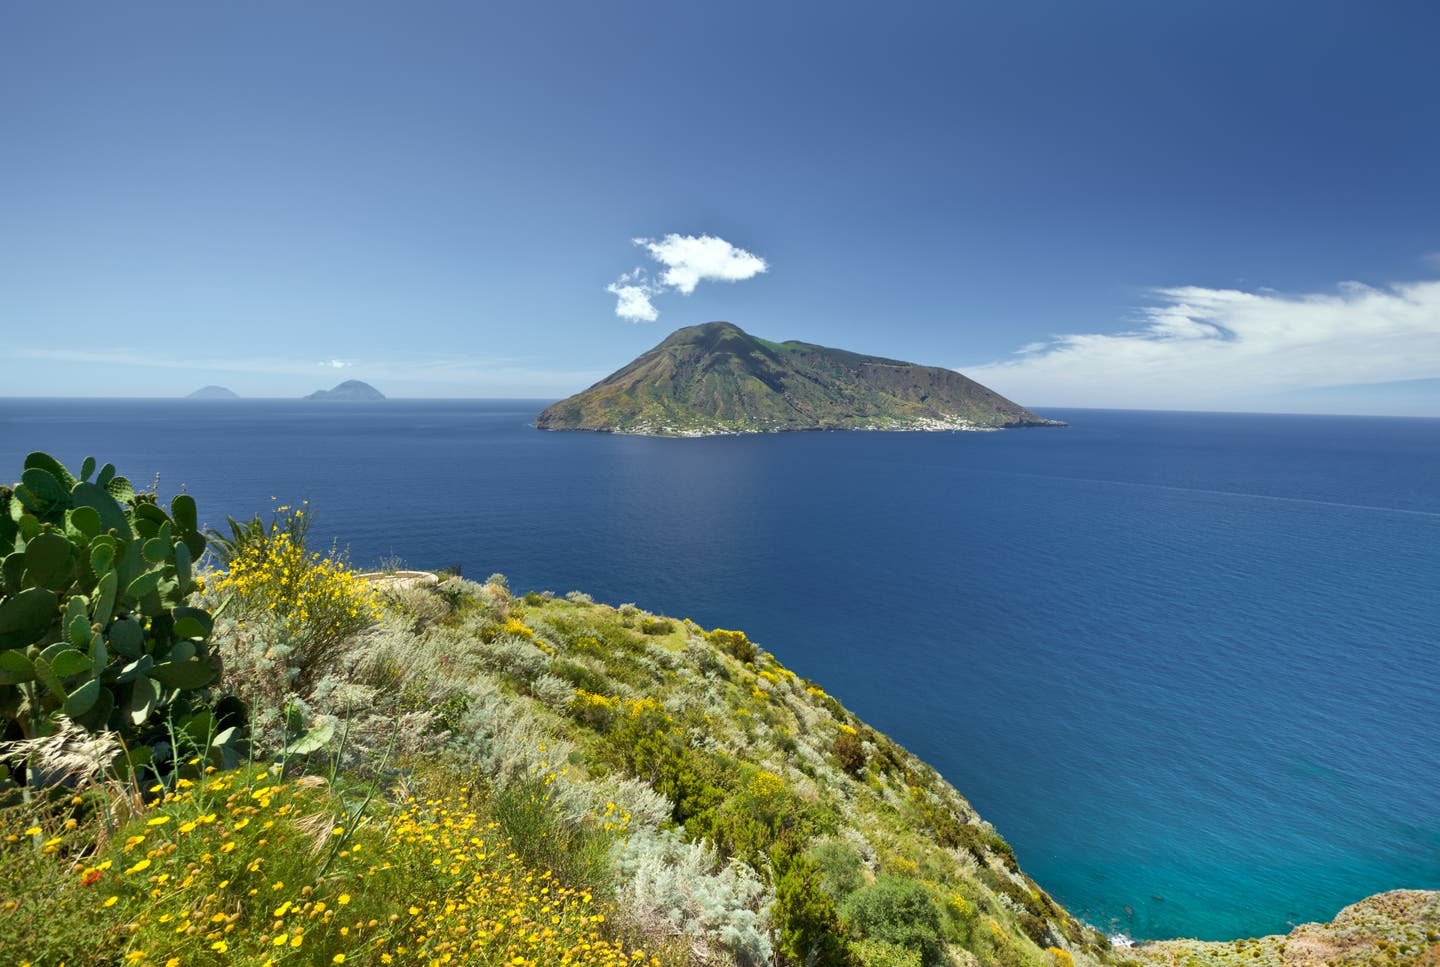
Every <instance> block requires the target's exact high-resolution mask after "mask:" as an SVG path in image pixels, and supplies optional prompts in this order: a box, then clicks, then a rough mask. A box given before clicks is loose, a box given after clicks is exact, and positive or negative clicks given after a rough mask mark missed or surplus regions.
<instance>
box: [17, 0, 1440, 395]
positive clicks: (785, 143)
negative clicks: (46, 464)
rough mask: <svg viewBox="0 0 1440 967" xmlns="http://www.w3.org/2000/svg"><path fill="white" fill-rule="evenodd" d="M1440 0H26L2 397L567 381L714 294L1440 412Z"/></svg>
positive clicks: (989, 357) (701, 307) (730, 304)
mask: <svg viewBox="0 0 1440 967" xmlns="http://www.w3.org/2000/svg"><path fill="white" fill-rule="evenodd" d="M1437 36H1440V6H1437V5H1435V4H1433V3H1429V2H1416V3H1387V2H1377V3H1370V4H1361V3H1355V2H1349V3H1331V2H1325V0H1306V2H1297V3H1291V2H1280V0H1272V2H1266V3H1255V2H1253V0H1247V2H1243V3H1235V2H1225V0H1216V2H1207V3H1204V4H1198V3H1197V4H1178V3H1155V2H1153V0H1135V2H1125V3H1117V2H1104V0H1093V2H1090V3H1085V4H1073V3H1061V2H1055V3H1025V2H1010V3H953V2H952V3H936V4H886V5H878V4H871V3H866V4H847V3H840V2H830V3H807V2H795V3H783V4H777V3H773V2H771V3H746V2H731V3H726V4H688V3H683V4H682V3H673V2H669V3H654V4H648V3H621V4H597V3H593V2H584V3H555V2H536V3H528V4H474V3H469V2H442V0H427V2H424V3H401V2H398V0H396V2H389V3H372V2H362V0H347V2H343V3H327V2H320V0H307V2H306V3H303V4H294V3H280V2H267V0H259V2H252V3H246V4H227V5H219V4H196V3H193V2H185V3H165V2H147V3H144V4H115V3H109V2H103V3H102V2H95V3H79V2H74V3H71V2H40V0H36V2H23V0H11V2H7V3H4V4H3V5H0V396H150V397H165V396H181V395H184V394H186V393H188V392H190V391H191V390H193V389H195V388H197V387H200V386H203V385H206V384H220V385H224V386H228V387H230V388H231V389H233V390H234V391H236V392H237V393H239V394H241V395H242V396H279V397H293V396H300V395H303V394H305V393H308V392H310V391H312V390H315V389H318V388H321V387H326V386H330V385H333V384H335V383H337V382H339V381H340V380H342V379H363V380H366V381H368V382H371V383H373V384H374V385H375V386H376V387H378V388H379V389H381V390H382V391H383V392H385V393H386V394H387V395H389V396H392V397H535V398H558V397H562V396H566V395H569V394H571V393H574V392H577V391H579V390H581V389H583V388H584V387H586V386H588V385H589V384H590V383H593V382H594V381H596V380H598V379H600V378H601V377H603V376H604V375H606V374H607V373H609V372H611V371H613V370H614V369H617V368H619V367H620V366H622V365H623V364H625V363H626V362H628V361H629V360H630V359H632V358H633V357H635V356H636V355H638V354H640V353H641V352H643V351H644V350H646V349H648V348H650V347H651V346H653V345H654V344H655V343H658V342H659V341H660V340H661V339H663V338H664V337H665V336H666V335H667V334H668V333H669V332H671V331H672V330H674V329H676V328H679V327H681V326H686V325H694V324H697V323H702V322H708V321H711V320H717V319H724V320H728V321H730V322H733V323H735V324H737V325H739V326H741V327H743V328H745V329H746V330H748V331H750V332H752V333H755V334H756V335H760V336H764V337H766V338H769V339H776V340H785V339H799V340H804V341H807V342H812V343H820V344H823V345H829V346H837V347H841V348H845V349H850V350H853V351H857V352H863V353H871V354H875V355H881V356H888V357H892V358H898V359H905V360H909V361H913V362H919V363H925V364H929V365H935V366H946V367H951V368H956V369H959V370H960V371H961V372H964V373H966V374H967V375H970V376H972V377H974V378H976V379H979V380H980V381H981V382H984V383H986V384H987V385H989V386H992V387H993V388H995V389H996V390H998V391H999V392H1001V393H1003V394H1005V395H1007V396H1011V397H1012V398H1014V399H1016V400H1017V401H1018V402H1021V403H1023V404H1025V405H1027V406H1031V407H1034V408H1043V407H1046V406H1050V407H1089V406H1094V407H1127V408H1150V409H1210V410H1263V411H1294V412H1345V413H1380V414H1397V415H1424V416H1440V176H1437V172H1440V123H1437V121H1440V117H1437V114H1440V108H1437V105H1440V57H1436V56H1435V55H1434V45H1435V38H1436V37H1437Z"/></svg>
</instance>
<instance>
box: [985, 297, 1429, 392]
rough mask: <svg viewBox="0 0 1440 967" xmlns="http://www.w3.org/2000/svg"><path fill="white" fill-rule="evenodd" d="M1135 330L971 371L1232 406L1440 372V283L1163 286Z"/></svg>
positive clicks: (1037, 388)
mask: <svg viewBox="0 0 1440 967" xmlns="http://www.w3.org/2000/svg"><path fill="white" fill-rule="evenodd" d="M1153 295H1154V297H1155V303H1154V304H1153V305H1150V306H1145V307H1143V308H1141V309H1140V310H1139V313H1140V318H1139V322H1138V324H1137V325H1134V326H1132V327H1131V328H1128V329H1126V330H1124V331H1120V332H1114V333H1108V334H1107V333H1075V334H1067V335H1059V336H1055V337H1054V338H1052V339H1051V340H1049V341H1048V342H1046V343H1044V344H1041V345H1036V344H1034V343H1032V344H1029V345H1026V346H1022V347H1021V348H1020V349H1018V350H1017V351H1016V353H1015V354H1014V356H1013V357H1012V358H1010V359H1005V360H999V361H995V362H991V363H987V364H984V365H981V366H972V367H965V368H964V372H965V373H966V374H967V375H969V376H971V377H973V378H975V379H977V380H979V381H980V382H982V383H985V384H986V385H988V386H992V387H994V389H995V390H996V391H997V392H1000V393H1003V394H1005V395H1006V396H1010V397H1012V398H1015V399H1018V400H1020V401H1022V402H1028V403H1034V404H1046V403H1049V404H1064V405H1074V406H1089V405H1094V406H1134V407H1142V408H1145V407H1151V408H1166V407H1170V408H1220V409H1224V408H1233V405H1234V404H1236V403H1242V402H1243V401H1245V400H1247V399H1248V400H1255V399H1257V398H1262V397H1265V396H1270V395H1274V394H1279V393H1287V392H1293V391H1296V390H1306V389H1315V388H1320V387H1331V386H1342V385H1351V384H1360V383H1382V382H1391V381H1396V380H1407V379H1426V378H1432V377H1437V376H1440V282H1434V281H1428V282H1413V283H1403V284H1396V285H1390V286H1386V287H1383V288H1377V287H1372V286H1368V285H1362V284H1360V283H1358V282H1346V283H1343V284H1341V285H1340V286H1338V287H1337V289H1336V291H1334V292H1331V293H1312V294H1298V295H1296V294H1291V295H1286V294H1282V293H1277V292H1273V291H1270V290H1262V291H1257V292H1245V291H1240V290H1235V289H1208V288H1202V287H1199V286H1184V287H1179V288H1167V289H1158V290H1156V291H1155V292H1154V293H1153Z"/></svg>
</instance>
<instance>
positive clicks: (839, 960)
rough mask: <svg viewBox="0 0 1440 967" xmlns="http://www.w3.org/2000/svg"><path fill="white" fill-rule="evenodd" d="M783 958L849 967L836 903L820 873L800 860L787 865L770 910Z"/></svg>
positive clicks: (821, 966) (828, 966)
mask: <svg viewBox="0 0 1440 967" xmlns="http://www.w3.org/2000/svg"><path fill="white" fill-rule="evenodd" d="M770 917H771V920H772V921H773V922H774V924H775V933H776V938H777V940H778V943H777V944H776V948H777V949H778V950H779V952H780V954H781V955H783V956H785V957H788V958H789V959H790V961H791V962H792V963H795V964H803V965H806V967H849V965H851V964H853V963H854V961H853V959H852V958H851V957H850V954H849V952H848V950H847V949H846V947H845V940H844V937H843V929H842V928H841V925H840V918H839V916H838V915H837V914H836V912H835V901H834V900H833V899H831V897H830V894H829V893H828V892H826V891H825V890H824V889H823V888H822V876H821V873H820V870H819V869H818V868H817V867H816V866H815V865H814V864H812V863H811V862H810V861H808V860H807V859H805V858H804V857H803V856H796V857H792V858H791V859H789V860H788V861H787V862H786V863H785V864H784V872H783V873H781V875H780V879H779V881H778V882H777V883H776V884H775V903H774V905H773V906H772V907H771V909H770Z"/></svg>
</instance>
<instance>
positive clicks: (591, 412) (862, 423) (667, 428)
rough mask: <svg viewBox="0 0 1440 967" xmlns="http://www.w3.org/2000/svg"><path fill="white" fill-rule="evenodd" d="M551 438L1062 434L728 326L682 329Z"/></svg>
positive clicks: (963, 383) (611, 379)
mask: <svg viewBox="0 0 1440 967" xmlns="http://www.w3.org/2000/svg"><path fill="white" fill-rule="evenodd" d="M535 425H536V426H537V427H539V428H540V429H543V430H595V431H600V432H613V433H637V434H650V435H657V436H703V435H709V434H716V433H767V432H778V431H786V430H985V429H1001V428H1004V427H1022V426H1063V425H1064V424H1063V423H1061V422H1060V421H1058V420H1047V419H1045V418H1044V417H1042V416H1039V415H1038V414H1036V413H1033V412H1031V411H1030V410H1028V409H1025V408H1024V407H1022V406H1020V405H1018V404H1016V403H1014V402H1012V401H1011V400H1008V399H1006V398H1005V397H1003V396H1001V395H1000V394H998V393H996V392H995V391H993V390H991V389H989V388H988V387H985V386H982V385H980V384H979V383H977V382H975V381H974V380H972V379H970V378H968V377H966V376H964V375H962V374H960V373H958V372H955V371H954V370H950V369H944V368H941V367H935V366H922V365H919V364H916V363H909V362H904V361H902V360H898V359H889V358H886V357H883V356H868V355H865V354H862V353H855V352H851V351H849V350H844V349H833V348H831V347H827V346H819V345H816V344H813V343H806V342H800V341H798V340H790V341H787V342H774V341H771V340H768V339H762V338H759V337H757V336H753V335H751V334H750V333H747V332H745V330H743V329H741V328H740V327H739V326H736V325H734V324H733V323H729V322H709V323H704V324H702V325H698V326H687V327H684V328H682V329H677V330H676V331H675V332H673V333H671V334H670V335H669V336H667V337H666V338H665V339H664V340H663V341H661V342H660V343H659V344H658V345H656V346H655V347H654V348H652V349H650V350H648V351H647V352H645V353H642V354H641V355H640V356H638V357H636V358H635V359H634V360H632V361H631V362H630V363H627V364H626V365H625V366H622V367H621V368H620V369H618V370H616V371H615V372H614V373H612V374H611V375H609V376H607V377H606V378H605V379H603V380H601V381H600V382H598V383H596V384H595V385H593V386H591V387H590V388H588V389H586V390H584V391H583V392H581V393H577V394H576V395H574V396H571V397H569V398H568V399H564V400H561V401H560V402H558V403H556V404H554V405H553V406H550V407H548V408H547V409H546V410H544V411H543V412H542V413H540V415H539V416H538V417H537V418H536V421H535Z"/></svg>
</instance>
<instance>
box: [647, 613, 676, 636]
mask: <svg viewBox="0 0 1440 967" xmlns="http://www.w3.org/2000/svg"><path fill="white" fill-rule="evenodd" d="M674 630H675V622H673V621H671V620H670V619H669V618H656V617H652V616H649V615H647V616H645V617H644V618H641V619H640V633H641V634H646V635H668V634H670V633H671V632H673V631H674Z"/></svg>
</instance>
